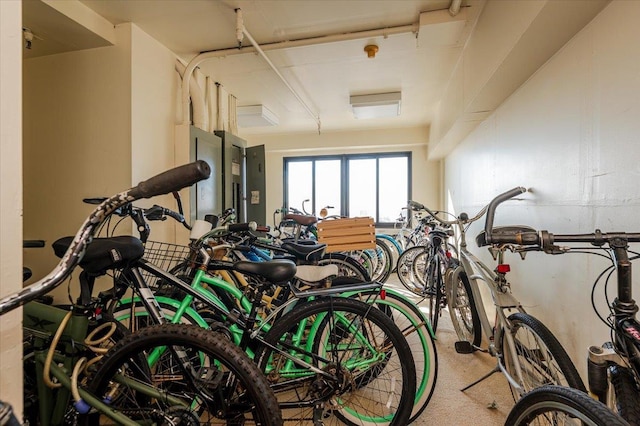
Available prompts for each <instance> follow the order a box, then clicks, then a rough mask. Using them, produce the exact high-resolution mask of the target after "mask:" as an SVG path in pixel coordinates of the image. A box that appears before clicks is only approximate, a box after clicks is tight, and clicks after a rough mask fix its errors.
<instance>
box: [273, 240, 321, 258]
mask: <svg viewBox="0 0 640 426" xmlns="http://www.w3.org/2000/svg"><path fill="white" fill-rule="evenodd" d="M282 248H283V249H284V250H286V251H288V252H289V253H291V254H292V255H294V256H295V257H296V258H297V259H300V260H304V261H307V262H316V261H318V260H320V259H322V256H324V250H325V249H326V248H327V245H326V244H324V243H316V244H309V242H308V241H307V242H305V243H292V242H286V243H283V244H282Z"/></svg>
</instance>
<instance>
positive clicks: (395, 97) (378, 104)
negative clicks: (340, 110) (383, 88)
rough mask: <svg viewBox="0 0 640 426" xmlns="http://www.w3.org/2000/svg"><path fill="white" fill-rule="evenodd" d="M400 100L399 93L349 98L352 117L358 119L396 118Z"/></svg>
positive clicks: (398, 113) (400, 95) (398, 112)
mask: <svg viewBox="0 0 640 426" xmlns="http://www.w3.org/2000/svg"><path fill="white" fill-rule="evenodd" d="M401 100H402V94H401V93H400V92H390V93H377V94H373V95H356V96H351V97H350V98H349V101H350V103H351V107H352V108H353V116H354V117H355V118H358V119H363V118H384V117H396V116H398V115H400V102H401Z"/></svg>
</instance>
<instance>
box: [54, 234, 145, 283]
mask: <svg viewBox="0 0 640 426" xmlns="http://www.w3.org/2000/svg"><path fill="white" fill-rule="evenodd" d="M73 238H74V237H63V238H60V239H58V240H57V241H55V242H54V243H53V244H52V246H53V251H54V253H55V254H56V256H58V257H60V258H61V257H62V256H64V254H65V252H66V251H67V249H68V248H69V245H71V242H72V241H73ZM143 254H144V246H143V245H142V242H141V241H140V240H139V239H137V238H135V237H131V236H126V235H124V236H118V237H111V238H94V239H93V241H91V244H89V246H88V247H87V251H86V253H85V255H84V257H83V258H82V260H81V261H80V264H79V265H80V267H81V268H82V269H84V270H85V271H87V272H88V273H91V274H104V273H105V272H106V271H107V270H108V269H113V268H119V267H123V266H125V265H126V264H127V263H129V262H130V261H132V260H137V259H140V258H141V257H142V255H143Z"/></svg>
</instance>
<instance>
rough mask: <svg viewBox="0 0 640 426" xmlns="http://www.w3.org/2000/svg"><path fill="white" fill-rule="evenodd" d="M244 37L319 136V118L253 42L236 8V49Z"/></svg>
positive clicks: (239, 11) (240, 13) (240, 10)
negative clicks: (304, 114)
mask: <svg viewBox="0 0 640 426" xmlns="http://www.w3.org/2000/svg"><path fill="white" fill-rule="evenodd" d="M244 36H246V37H247V38H248V39H249V41H250V42H251V44H252V45H253V47H254V48H255V49H256V50H257V51H258V53H259V54H260V56H262V58H263V59H264V60H265V62H266V63H267V64H269V66H270V67H271V69H272V70H273V72H275V73H276V75H277V76H278V77H279V78H280V80H282V82H283V83H284V85H285V86H287V89H289V91H290V92H291V93H293V96H295V97H296V99H297V100H298V102H300V104H302V106H303V107H304V109H305V110H307V112H308V113H309V115H310V116H311V117H312V118H313V119H314V120H315V122H316V125H317V126H318V134H319V133H320V127H321V125H320V116H319V115H318V114H317V113H315V112H314V111H313V110H312V109H311V108H310V107H309V105H307V103H306V102H305V101H304V99H302V98H301V97H300V95H299V94H298V92H296V91H295V89H294V88H293V87H291V84H289V82H288V81H287V79H286V78H284V76H283V75H282V74H281V73H280V70H279V69H278V68H277V67H276V66H275V65H274V64H273V62H271V60H270V59H269V57H268V56H267V55H266V53H264V51H263V50H262V49H261V48H260V45H259V44H258V43H257V42H256V41H255V40H254V38H253V37H252V36H251V34H249V31H248V30H247V28H246V27H245V26H244V21H243V20H242V9H240V8H238V9H236V39H237V40H238V47H242V39H243V38H244Z"/></svg>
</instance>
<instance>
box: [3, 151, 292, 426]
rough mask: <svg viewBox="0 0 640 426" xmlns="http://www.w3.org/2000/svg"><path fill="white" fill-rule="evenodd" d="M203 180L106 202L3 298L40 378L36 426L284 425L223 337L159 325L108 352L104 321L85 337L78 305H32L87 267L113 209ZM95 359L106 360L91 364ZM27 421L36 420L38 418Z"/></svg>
mask: <svg viewBox="0 0 640 426" xmlns="http://www.w3.org/2000/svg"><path fill="white" fill-rule="evenodd" d="M209 173H210V169H209V166H208V165H207V164H206V163H204V162H196V163H192V164H188V165H185V166H181V167H177V168H175V169H172V170H169V171H166V172H164V173H162V174H160V175H157V176H154V177H152V178H150V179H148V180H146V181H144V182H141V183H140V184H138V185H137V186H136V187H133V188H131V189H129V190H127V191H124V192H122V193H119V194H116V195H114V196H112V197H110V198H109V199H107V200H105V201H104V202H103V203H101V204H100V205H99V206H98V207H97V208H96V209H95V210H94V211H93V212H92V213H91V215H90V216H89V217H88V218H87V220H86V221H85V222H84V224H83V225H82V226H81V228H80V230H79V231H78V233H77V234H76V236H75V237H74V239H73V241H72V242H71V244H70V245H69V249H68V251H67V253H66V254H65V255H64V256H63V258H62V260H61V261H60V262H59V264H58V265H57V266H56V267H55V268H54V270H53V271H51V272H50V273H49V274H48V275H47V276H45V277H44V278H43V279H41V280H39V281H38V282H36V283H34V284H32V285H30V286H28V287H26V288H24V289H23V290H21V291H19V292H17V293H14V294H11V295H9V296H6V297H4V298H2V299H0V315H2V314H5V313H7V312H9V311H11V310H13V309H16V308H18V307H20V306H23V311H24V327H25V337H26V338H27V340H26V342H25V343H26V346H25V347H26V349H27V350H26V353H25V367H26V369H27V372H28V371H29V369H31V368H33V371H34V372H35V373H37V374H35V376H36V379H35V380H36V381H37V394H36V395H37V399H38V409H37V410H34V411H37V412H38V413H39V420H40V421H41V424H43V425H48V424H71V423H75V422H79V423H80V424H85V423H89V422H90V423H93V422H94V420H97V419H95V418H96V417H97V416H104V417H106V418H108V419H110V420H111V421H113V422H115V423H117V424H122V425H135V424H139V423H138V422H143V423H148V422H155V423H163V424H166V423H169V424H177V423H180V424H191V423H193V421H194V419H196V422H197V423H198V424H200V422H201V421H205V422H207V423H208V422H209V421H210V420H212V419H214V418H215V422H219V421H220V420H228V421H230V422H238V421H243V420H244V419H247V416H249V417H251V418H252V419H253V420H255V421H256V422H257V423H260V424H274V425H279V424H281V423H282V419H281V414H280V412H279V409H278V406H277V403H276V400H275V396H274V395H273V394H272V393H270V392H269V386H268V383H267V382H266V379H265V378H264V376H263V375H262V374H261V372H260V371H259V370H258V369H257V368H256V367H255V365H254V364H253V363H252V362H251V361H250V360H249V359H248V358H247V357H246V355H244V354H243V353H242V352H241V351H240V350H239V349H237V348H236V347H235V346H233V345H232V344H231V343H230V342H228V341H226V340H225V339H224V337H222V336H221V335H219V334H216V333H213V332H208V331H206V330H203V329H199V328H192V327H188V326H184V325H165V326H159V327H153V328H149V329H148V330H145V332H143V333H140V334H136V335H134V334H131V335H129V336H125V337H124V338H123V339H122V340H121V341H120V342H119V343H118V344H116V345H115V346H113V347H109V346H110V345H111V344H112V343H113V341H112V336H114V333H115V332H116V330H117V329H118V327H117V324H116V323H113V322H104V323H102V324H101V325H100V326H99V327H97V328H95V329H93V330H92V331H91V332H90V333H89V326H90V324H89V318H88V317H87V315H86V312H84V311H83V309H82V307H78V308H76V307H74V308H73V309H71V310H64V309H61V308H58V307H55V306H50V305H46V304H41V303H38V302H33V300H34V299H36V298H38V297H40V296H42V295H44V294H46V293H47V292H49V291H50V290H52V289H53V288H55V287H56V286H58V285H59V284H60V283H62V282H63V281H64V280H65V278H66V277H68V276H69V275H70V274H71V272H72V271H73V269H74V268H75V267H76V266H77V265H79V264H81V263H83V260H85V259H84V254H85V252H86V251H87V250H88V249H89V247H91V244H90V243H91V240H92V238H93V236H94V235H95V233H96V232H97V230H98V228H99V227H100V226H101V225H102V224H103V223H104V222H105V220H106V219H107V218H108V217H109V216H110V215H111V214H112V213H113V212H114V211H115V210H116V209H117V208H119V207H121V206H123V205H125V204H126V203H127V202H130V201H133V200H136V199H140V198H149V197H152V196H155V195H160V194H165V193H168V192H171V191H176V190H179V189H181V188H183V187H186V186H190V185H192V184H193V183H196V182H198V181H200V180H202V179H204V178H207V177H208V176H209ZM128 255H129V256H131V257H130V258H127V256H124V258H122V257H120V258H118V257H117V256H116V257H113V258H112V259H111V262H112V264H113V265H117V264H121V262H126V261H128V260H132V259H133V258H134V257H135V256H137V254H134V253H128ZM94 261H95V259H94ZM103 263H104V259H103ZM105 267H106V265H105ZM167 342H171V344H170V345H167ZM151 348H155V349H156V354H157V360H156V361H155V362H154V363H152V364H151V363H150V359H149V358H147V357H146V353H148V352H147V350H148V349H151ZM92 353H96V354H104V356H103V357H102V358H101V359H100V358H94V357H93V355H92ZM114 365H115V366H117V368H113V366H114ZM110 366H111V367H110ZM123 367H126V368H123ZM167 368H168V369H167ZM81 372H84V373H81ZM81 374H87V378H86V379H85V380H81V379H80V378H79V377H80V375H81ZM167 374H170V377H171V378H172V380H171V381H170V382H169V381H167V380H166V378H167V377H169V376H167ZM27 376H28V374H26V375H25V378H26V377H27ZM32 377H33V376H32ZM51 377H53V379H52V378H51ZM70 395H72V396H73V400H74V401H75V402H74V404H73V408H70V407H69V399H70ZM3 414H4V413H3ZM26 414H27V415H28V417H29V418H31V419H36V417H35V414H36V413H34V412H31V413H26ZM106 418H104V419H101V422H102V421H107V419H106ZM92 419H94V420H92ZM10 420H11V421H13V419H12V418H11V419H10Z"/></svg>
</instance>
